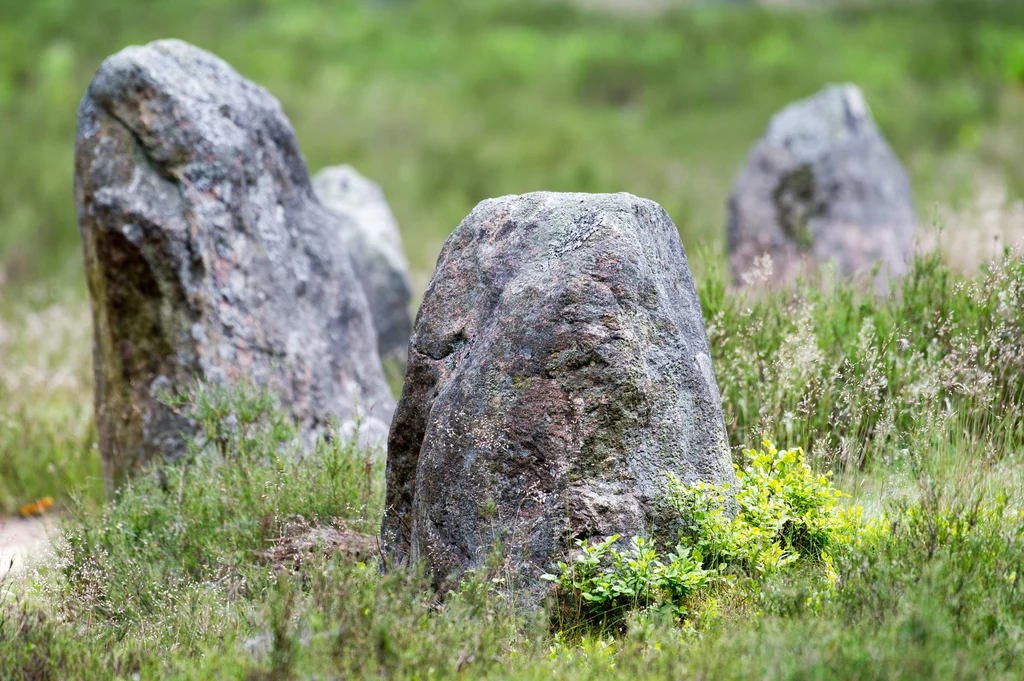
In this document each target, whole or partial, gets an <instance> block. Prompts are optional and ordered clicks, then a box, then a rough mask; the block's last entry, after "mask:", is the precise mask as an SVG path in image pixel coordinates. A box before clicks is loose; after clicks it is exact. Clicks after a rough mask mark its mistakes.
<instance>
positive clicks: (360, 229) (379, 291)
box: [313, 165, 412, 370]
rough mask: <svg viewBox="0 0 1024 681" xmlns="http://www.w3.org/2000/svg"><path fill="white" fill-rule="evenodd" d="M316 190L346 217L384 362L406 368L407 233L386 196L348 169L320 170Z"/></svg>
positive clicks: (346, 236)
mask: <svg viewBox="0 0 1024 681" xmlns="http://www.w3.org/2000/svg"><path fill="white" fill-rule="evenodd" d="M313 189H314V191H315V192H316V195H317V198H319V199H320V202H321V203H323V204H324V205H325V206H327V208H329V209H331V210H332V211H334V212H335V213H337V214H338V215H339V216H340V217H341V218H342V226H343V230H342V232H341V238H342V240H343V241H344V243H345V250H346V251H347V252H348V253H350V254H351V255H352V266H353V267H354V268H355V271H356V276H357V277H358V278H359V282H360V283H361V284H362V285H363V290H364V291H365V292H366V298H367V300H368V301H369V303H370V313H371V314H372V315H373V326H374V329H376V331H377V345H378V347H379V349H380V354H381V358H382V359H383V360H384V361H385V362H390V361H393V362H395V363H396V365H397V368H398V369H400V370H404V368H405V355H406V350H407V349H408V347H409V336H411V335H412V317H411V316H410V314H409V301H410V299H411V298H412V287H411V286H410V284H409V265H408V263H406V260H405V253H404V252H403V251H402V234H401V232H399V230H398V221H397V220H395V216H394V215H393V214H392V212H391V208H390V207H389V206H388V202H387V200H386V199H385V198H384V192H383V191H381V188H380V187H379V186H378V185H377V184H376V183H374V182H371V181H370V180H368V179H366V178H365V177H363V176H362V175H360V174H359V173H358V172H356V170H355V168H353V167H352V166H346V165H341V166H331V167H329V168H324V169H323V170H321V171H320V172H318V173H317V174H316V175H314V176H313Z"/></svg>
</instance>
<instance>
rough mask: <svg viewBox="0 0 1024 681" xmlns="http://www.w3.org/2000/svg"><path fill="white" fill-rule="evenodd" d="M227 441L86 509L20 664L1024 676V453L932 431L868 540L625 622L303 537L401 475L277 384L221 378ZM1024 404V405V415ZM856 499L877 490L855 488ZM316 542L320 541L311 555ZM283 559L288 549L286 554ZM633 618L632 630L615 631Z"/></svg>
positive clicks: (359, 522)
mask: <svg viewBox="0 0 1024 681" xmlns="http://www.w3.org/2000/svg"><path fill="white" fill-rule="evenodd" d="M194 404H195V405H196V406H195V408H194V409H195V411H194V412H193V413H194V414H195V415H196V416H197V417H198V418H199V420H200V421H202V422H203V423H204V428H205V429H206V440H205V441H206V442H211V443H213V442H215V443H217V445H216V447H215V448H214V449H213V450H209V449H207V450H206V451H205V453H203V454H202V455H200V449H198V448H197V449H194V450H193V454H194V455H193V456H190V457H186V459H185V460H184V461H181V462H179V463H178V464H175V465H173V466H168V467H165V468H164V469H162V470H161V471H153V472H151V473H150V474H147V475H144V476H142V477H140V478H139V479H137V481H136V482H135V483H134V484H132V485H131V486H130V487H128V488H126V489H125V490H124V491H123V492H122V494H121V496H120V498H119V499H118V501H117V502H116V503H111V504H108V505H107V506H106V507H104V508H102V509H97V508H89V507H79V508H77V509H75V510H74V511H73V514H72V518H71V520H70V521H69V522H68V523H67V525H66V539H65V543H63V544H62V545H61V547H60V548H59V557H58V561H57V563H56V564H55V565H50V566H48V567H45V568H44V569H43V570H42V571H41V572H39V573H37V574H36V575H34V576H32V578H31V580H30V582H29V583H28V585H27V587H26V586H19V585H17V584H7V585H0V591H7V592H10V593H11V594H21V596H20V598H19V599H17V600H15V599H4V601H2V603H3V606H2V607H0V676H2V677H3V678H5V679H6V678H10V679H48V678H61V679H91V678H116V679H129V678H161V679H179V678H180V679H199V678H223V679H307V678H310V679H311V678H339V679H340V678H380V677H385V678H393V679H428V678H466V679H475V678H488V679H511V678H516V679H532V678H537V679H541V678H550V677H552V676H557V677H559V678H567V679H590V678H612V679H618V678H622V679H631V678H639V677H643V678H680V677H684V678H691V677H696V678H708V679H743V678H750V677H751V676H753V677H754V678H782V679H808V678H811V679H832V678H835V679H846V678H858V679H1013V678H1019V676H1020V674H1021V673H1024V629H1022V627H1021V622H1022V618H1024V598H1022V596H1024V594H1022V593H1021V582H1020V580H1019V577H1020V573H1019V570H1020V566H1021V565H1024V542H1022V539H1024V511H1022V509H1024V484H1022V481H1021V476H1020V475H1019V471H1020V452H1017V453H1006V454H1007V457H1009V458H1010V463H1011V464H1013V465H1014V469H1013V470H1016V471H1017V474H1016V475H1005V469H1004V468H1003V466H1004V465H1005V464H1006V463H1007V458H1006V457H1004V458H1003V460H1002V461H998V462H997V461H993V460H992V459H990V458H988V457H987V456H986V455H985V453H984V452H981V451H979V450H977V449H975V448H973V447H972V444H971V438H969V437H965V438H962V439H959V440H957V441H955V442H953V443H951V444H950V443H943V444H941V445H940V446H939V448H936V447H935V445H934V444H933V443H929V442H922V443H920V444H919V445H917V446H915V447H914V449H913V451H912V452H910V455H909V457H908V459H907V461H906V465H904V466H891V465H889V466H884V467H881V471H882V472H883V475H885V476H888V477H890V478H898V479H899V480H900V481H901V483H902V484H901V485H898V486H896V487H894V489H898V490H899V492H898V493H896V492H894V491H892V490H890V491H888V492H886V493H883V494H882V495H881V498H879V499H876V501H878V502H880V503H881V504H882V511H883V512H882V514H880V515H878V516H876V518H875V523H876V528H877V529H876V530H875V531H874V532H872V533H871V534H870V535H869V536H868V537H867V538H866V540H864V541H854V542H847V543H846V545H845V547H844V549H843V550H842V551H836V552H834V556H833V558H832V564H831V570H833V571H834V575H832V576H830V577H829V578H823V576H822V570H821V569H820V567H813V566H812V569H801V568H800V565H801V564H799V563H797V564H794V565H795V567H792V566H791V567H789V568H787V569H785V570H779V571H775V572H772V573H770V574H762V575H760V576H758V574H757V572H743V571H742V570H741V571H740V572H738V573H735V576H736V577H738V579H735V578H734V579H732V580H731V581H728V582H724V583H723V582H721V581H719V582H716V583H715V584H713V585H710V586H707V587H702V588H698V589H697V590H696V591H694V592H692V593H690V594H688V595H687V596H686V599H685V601H683V602H682V603H681V605H682V606H683V608H684V609H685V612H686V613H687V615H686V618H685V619H683V620H680V619H679V614H678V611H677V610H674V609H672V610H664V609H658V608H652V609H647V610H640V611H636V612H633V613H632V614H631V615H630V616H629V617H627V618H626V620H625V621H623V622H622V623H621V624H618V625H616V626H615V627H614V628H613V629H610V630H608V631H601V630H600V629H598V630H597V631H596V632H594V631H591V632H590V634H589V637H580V636H579V634H580V632H579V631H578V630H577V631H576V632H575V633H574V632H573V631H572V630H567V631H565V632H562V631H558V630H557V629H555V630H553V629H552V628H551V626H552V625H551V623H550V622H549V620H548V619H547V617H546V615H545V614H544V613H540V614H530V613H524V612H521V611H518V610H517V609H516V608H515V606H514V602H515V599H514V594H512V595H510V594H508V593H507V592H505V591H504V587H503V582H502V581H501V579H500V575H501V572H500V570H501V569H502V568H501V567H500V562H501V561H496V563H495V568H494V570H490V569H488V570H484V571H482V572H480V573H476V574H473V575H470V576H469V577H468V578H467V579H466V581H465V582H464V584H463V585H462V587H461V588H460V589H459V590H458V591H457V592H455V593H452V594H448V595H447V596H444V597H442V598H439V597H438V596H437V595H435V594H434V593H432V591H431V590H430V588H429V585H428V581H427V580H424V579H422V578H421V577H420V576H419V575H418V574H416V573H415V572H404V571H395V572H391V573H388V574H386V575H382V574H381V573H380V572H378V570H377V569H376V567H375V565H374V563H373V561H372V559H371V560H369V561H364V560H363V559H360V558H353V557H351V556H349V555H347V554H345V553H335V554H334V555H333V556H327V557H325V556H323V555H321V552H320V551H319V550H317V547H316V546H306V547H304V548H303V549H302V550H300V551H285V552H284V553H281V552H280V551H279V549H280V548H281V547H288V546H289V544H290V542H293V541H294V540H295V539H296V537H297V532H296V530H295V529H294V528H296V527H297V528H299V529H298V532H302V531H304V530H305V529H306V528H309V527H317V526H320V527H324V526H335V527H338V526H340V527H344V528H345V529H346V530H349V529H350V530H354V531H360V530H362V531H366V530H370V531H372V530H373V529H374V528H375V527H376V524H377V521H378V518H379V512H380V508H379V503H380V498H381V495H380V488H379V481H380V479H381V470H380V467H379V458H378V459H374V458H373V457H372V456H368V454H367V453H365V452H361V451H359V450H358V449H357V448H355V447H353V446H351V445H347V444H344V443H341V442H338V441H335V442H334V443H333V444H330V445H323V446H321V447H319V448H318V449H317V450H316V451H315V452H314V453H313V454H311V455H309V456H308V457H306V458H303V459H297V458H296V457H295V456H294V453H293V452H292V451H291V448H292V446H293V444H292V443H293V442H294V441H293V440H292V438H291V435H292V432H291V430H290V426H289V425H288V423H287V422H286V421H284V420H283V419H282V418H281V417H280V416H279V415H277V414H276V412H275V411H274V409H273V407H272V402H271V401H270V400H269V399H268V398H267V397H266V396H265V395H261V394H259V393H252V392H249V393H245V392H243V393H240V394H236V395H234V396H233V397H229V396H227V395H225V394H224V393H222V392H217V391H214V392H209V391H207V392H201V393H200V394H199V396H198V398H197V399H195V400H194ZM1018 418H1019V417H1018ZM858 501H859V499H858ZM310 549H312V550H310ZM282 555H283V556H285V558H284V559H283V560H282V559H280V558H275V556H282ZM616 632H617V633H616Z"/></svg>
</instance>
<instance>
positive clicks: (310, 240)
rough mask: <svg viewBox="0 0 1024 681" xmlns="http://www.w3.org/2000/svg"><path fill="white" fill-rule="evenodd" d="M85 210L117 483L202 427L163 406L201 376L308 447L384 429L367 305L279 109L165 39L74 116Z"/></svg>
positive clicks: (116, 60)
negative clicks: (265, 397)
mask: <svg viewBox="0 0 1024 681" xmlns="http://www.w3.org/2000/svg"><path fill="white" fill-rule="evenodd" d="M75 200H76V205H77V210H78V220H79V225H80V229H81V234H82V241H83V245H84V250H85V265H86V276H87V280H88V285H89V292H90V295H91V297H92V308H93V320H94V324H95V371H96V422H97V427H98V430H99V445H100V452H101V454H102V456H103V459H104V462H105V467H106V472H107V475H108V480H109V481H110V482H112V483H114V484H117V483H118V482H120V481H121V480H122V479H123V478H124V477H125V476H126V475H129V474H130V473H132V472H134V471H135V470H137V469H138V467H139V466H140V465H142V464H144V463H146V462H147V461H150V460H152V459H157V458H168V459H173V458H174V457H175V456H177V455H178V454H179V453H180V452H182V451H183V449H184V437H183V436H187V435H188V434H190V433H191V432H193V424H191V423H190V422H188V421H186V420H185V419H184V418H183V417H181V416H179V415H177V414H175V413H174V412H173V411H171V410H170V409H168V408H167V407H165V406H164V405H163V404H161V403H160V401H159V397H160V395H161V394H162V393H163V391H165V390H169V389H175V388H178V387H181V386H183V385H185V384H186V383H187V382H188V381H190V380H192V379H193V377H198V378H199V379H202V380H205V381H208V382H211V383H215V384H222V385H237V384H240V383H255V384H257V385H263V386H266V387H268V388H269V389H271V390H273V391H274V392H276V393H277V394H278V395H279V396H280V398H281V400H282V404H283V406H285V407H286V408H287V409H289V410H290V412H291V414H292V415H293V416H294V417H295V418H296V419H297V420H298V421H299V422H300V424H301V426H302V428H303V432H304V433H305V434H306V435H307V437H311V436H312V435H313V434H314V433H316V432H318V431H320V430H321V429H322V428H323V427H324V426H325V425H326V424H327V423H328V421H329V420H338V421H341V422H343V423H344V422H346V421H349V422H351V421H352V419H353V418H355V417H356V416H357V414H356V412H357V405H358V410H359V412H360V416H359V418H361V419H362V424H363V427H364V428H365V431H364V433H365V435H366V436H368V437H371V438H372V437H373V435H374V433H375V432H377V433H381V434H382V433H384V432H386V430H387V426H388V424H389V423H390V420H391V413H392V410H393V407H394V402H393V400H392V398H391V396H390V393H389V391H388V387H387V385H386V383H385V381H384V374H383V370H382V368H381V363H380V359H379V357H378V355H377V347H376V343H375V340H374V339H375V334H374V331H373V325H372V321H371V318H370V311H369V307H368V305H367V302H366V297H365V295H364V294H363V291H362V288H361V287H360V285H359V282H358V279H357V278H356V276H355V273H354V272H353V270H352V265H351V263H350V262H349V258H348V256H347V254H346V253H345V250H344V245H343V244H342V242H341V241H340V240H339V239H338V238H337V233H338V231H339V229H341V227H340V225H339V222H340V220H339V218H338V217H337V216H336V215H334V214H333V213H331V212H330V211H328V210H327V209H325V208H324V207H323V206H322V205H321V204H320V202H319V201H317V200H316V198H315V196H314V194H313V188H312V186H311V184H310V180H309V175H308V173H307V171H306V165H305V161H304V160H303V158H302V154H301V153H300V152H299V148H298V144H297V142H296V140H295V134H294V132H293V131H292V129H291V126H290V124H289V123H288V119H287V118H285V115H284V113H283V112H282V110H281V106H280V104H279V103H278V102H277V100H276V99H274V98H273V97H272V96H271V95H270V94H268V93H267V92H266V91H265V90H263V89H262V88H261V87H259V86H257V85H255V84H253V83H251V82H249V81H247V80H245V79H244V78H242V77H241V76H240V75H239V74H238V73H237V72H235V71H234V70H233V69H232V68H231V67H230V66H229V65H228V64H226V63H225V62H223V61H221V60H220V59H218V58H217V57H215V56H213V55H211V54H209V53H207V52H204V51H202V50H200V49H198V48H196V47H193V46H192V45H189V44H187V43H184V42H180V41H176V40H164V41H159V42H154V43H151V44H149V45H147V46H145V47H129V48H127V49H125V50H123V51H121V52H119V53H118V54H116V55H114V56H112V57H110V58H108V59H107V60H106V61H104V62H103V64H102V65H101V66H100V69H99V71H98V72H97V73H96V76H95V78H94V79H93V81H92V83H91V84H90V86H89V89H88V91H87V92H86V95H85V98H84V99H83V100H82V104H81V107H80V109H79V112H78V137H77V142H76V149H75Z"/></svg>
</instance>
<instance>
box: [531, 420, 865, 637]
mask: <svg viewBox="0 0 1024 681" xmlns="http://www.w3.org/2000/svg"><path fill="white" fill-rule="evenodd" d="M762 445H763V447H762V449H759V450H753V449H748V450H745V451H744V457H745V459H746V464H747V465H746V466H745V467H743V468H740V467H739V466H737V471H736V476H737V486H736V489H735V490H730V489H729V487H728V486H727V485H725V486H717V485H711V484H707V483H697V484H695V485H684V484H683V483H681V482H680V481H679V480H678V479H675V478H674V477H673V478H670V479H669V481H668V491H667V495H666V497H667V502H668V504H669V505H670V506H671V507H672V508H674V509H675V511H676V512H677V513H678V517H679V519H680V521H681V523H682V525H683V529H681V530H680V531H679V538H678V543H677V545H676V546H675V549H674V550H672V551H662V550H659V547H657V546H656V545H655V543H654V542H652V541H651V540H650V539H645V538H643V537H633V538H632V540H631V546H630V548H629V549H627V550H626V551H619V550H618V549H617V548H616V546H615V545H616V543H617V542H618V540H619V535H613V536H611V537H608V538H607V539H605V540H604V541H601V542H599V543H596V544H591V543H590V542H589V541H588V540H578V541H577V551H576V552H575V556H574V558H573V559H572V560H571V561H570V562H568V563H564V562H563V563H559V568H560V574H558V575H545V578H546V579H549V580H550V581H553V582H555V583H556V584H557V585H558V586H559V587H560V589H561V594H560V595H561V597H562V598H561V600H562V601H563V603H562V607H561V608H560V609H559V615H560V621H558V622H557V626H558V628H559V629H563V630H564V629H566V628H570V629H571V628H574V627H577V626H584V627H587V628H591V629H593V628H594V627H596V628H597V629H599V630H600V629H612V630H614V629H615V628H616V627H618V628H621V627H622V626H624V623H625V618H626V617H627V616H628V615H630V614H631V613H634V612H636V611H641V610H644V609H648V608H657V609H662V610H664V611H665V612H670V613H672V614H673V615H674V616H675V617H676V618H677V619H678V620H679V621H683V620H685V619H686V618H688V617H689V616H690V615H691V610H692V608H693V606H694V604H695V603H696V607H697V608H698V609H699V608H700V605H701V599H697V600H695V596H697V595H700V596H701V597H702V599H703V600H704V601H706V599H707V597H708V595H709V593H710V592H711V591H713V590H714V589H716V588H717V589H721V588H733V587H734V586H735V584H736V582H737V579H736V578H737V576H742V577H743V578H744V579H743V581H742V584H743V586H742V587H741V588H742V589H743V590H745V592H746V597H755V596H756V595H757V593H758V592H759V590H760V582H761V581H762V580H763V579H764V578H765V577H768V576H771V575H774V574H777V573H779V572H782V571H784V570H786V569H787V568H790V567H792V566H794V564H796V563H798V562H804V563H809V564H812V565H814V566H815V567H817V568H819V569H820V570H821V572H822V574H823V575H824V576H825V577H826V578H827V580H828V581H829V583H830V584H833V585H834V583H835V580H836V575H835V569H834V566H833V556H834V555H838V554H845V553H849V552H850V551H852V550H853V549H854V548H855V547H858V546H860V545H861V544H862V543H863V541H864V540H865V539H866V538H870V537H871V536H873V535H874V533H875V531H876V524H875V523H873V522H869V521H866V520H864V518H863V510H862V509H861V508H860V507H858V506H840V504H839V499H840V498H841V497H843V496H844V495H843V493H842V492H840V491H839V490H837V489H835V488H834V487H833V486H832V481H831V479H830V477H831V476H830V474H828V473H825V474H822V475H816V474H814V473H812V471H811V468H810V466H809V465H808V464H807V463H806V462H805V461H804V453H803V450H801V449H792V450H787V451H779V450H778V449H776V447H775V446H774V445H773V444H772V443H771V442H770V441H768V440H765V441H764V442H763V443H762ZM733 493H734V494H733ZM730 500H731V501H734V503H735V506H736V507H737V508H736V510H735V513H731V512H730V507H731V504H730ZM702 591H703V592H704V593H701V592H702ZM566 600H568V601H569V602H568V603H566V602H565V601H566Z"/></svg>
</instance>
